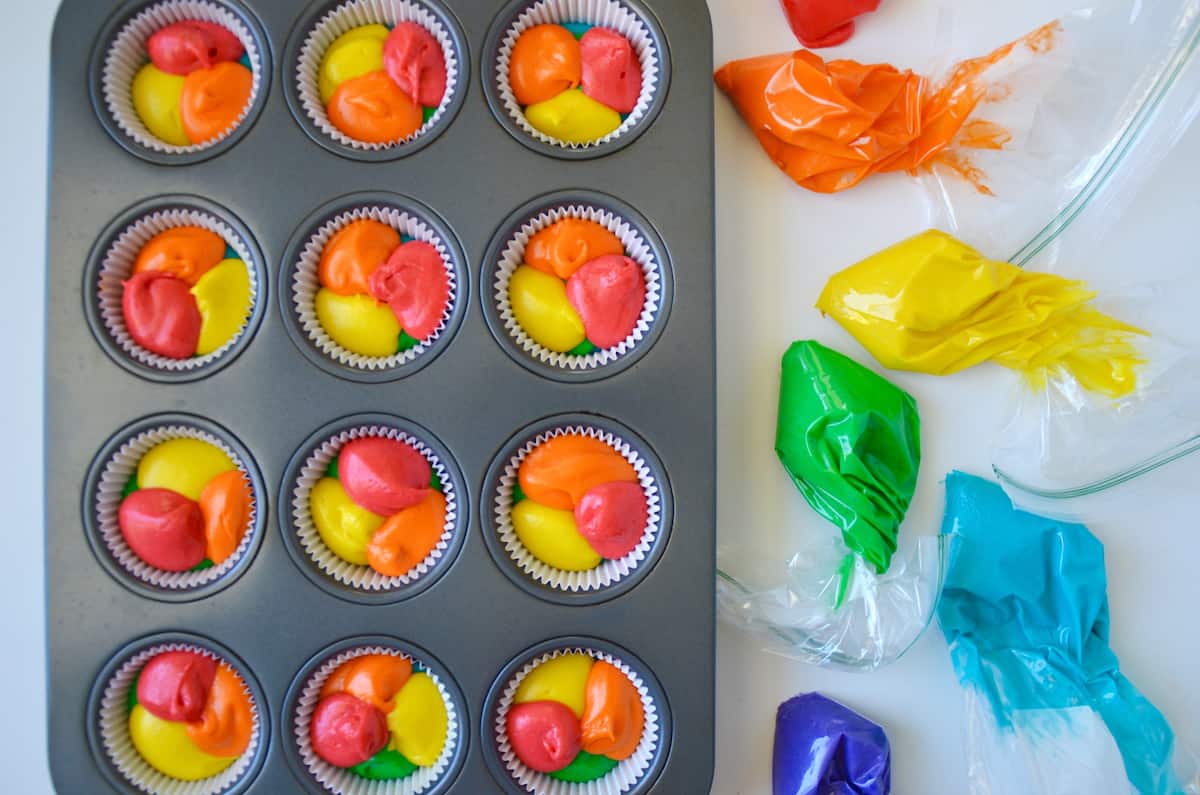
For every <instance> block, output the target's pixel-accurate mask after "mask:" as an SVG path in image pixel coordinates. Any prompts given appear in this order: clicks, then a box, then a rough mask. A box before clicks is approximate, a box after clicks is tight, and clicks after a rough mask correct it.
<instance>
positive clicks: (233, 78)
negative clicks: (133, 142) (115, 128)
mask: <svg viewBox="0 0 1200 795" xmlns="http://www.w3.org/2000/svg"><path fill="white" fill-rule="evenodd" d="M146 49H147V51H148V52H149V56H150V62H149V63H147V64H146V65H145V66H143V67H142V68H141V69H140V70H139V71H138V73H137V74H136V75H135V76H134V79H133V86H132V94H133V106H134V110H135V111H136V112H137V114H138V117H139V118H140V119H141V120H142V123H143V124H145V125H146V129H147V130H149V131H150V134H151V135H153V136H155V137H156V138H158V139H160V140H162V141H164V142H166V143H168V144H171V145H173V146H192V145H195V144H206V143H212V142H213V141H216V140H218V139H219V138H220V137H221V136H223V135H225V134H226V133H228V132H229V131H230V130H232V129H233V128H234V126H235V125H236V124H237V122H238V120H239V119H240V118H241V116H242V114H243V112H244V111H245V110H246V106H247V105H249V104H250V95H251V93H252V89H253V83H254V74H253V73H252V72H251V71H250V69H249V67H248V66H247V65H246V64H245V63H244V60H245V48H244V47H243V46H242V43H241V42H240V41H238V38H237V37H236V36H234V35H233V33H232V32H230V31H229V30H227V29H225V28H223V27H221V26H220V25H217V24H214V23H212V22H205V21H202V20H184V21H182V22H175V23H173V24H171V25H167V26H166V27H165V28H162V29H161V30H159V31H157V32H156V33H154V34H153V35H151V36H150V38H149V39H148V40H147V42H146Z"/></svg>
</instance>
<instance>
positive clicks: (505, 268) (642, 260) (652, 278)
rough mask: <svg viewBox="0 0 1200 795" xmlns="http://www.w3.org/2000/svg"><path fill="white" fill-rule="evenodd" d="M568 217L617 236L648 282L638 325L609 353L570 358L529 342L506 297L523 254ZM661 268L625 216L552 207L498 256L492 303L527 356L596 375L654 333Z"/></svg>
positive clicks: (582, 208) (596, 209)
mask: <svg viewBox="0 0 1200 795" xmlns="http://www.w3.org/2000/svg"><path fill="white" fill-rule="evenodd" d="M564 218H577V219H583V220H587V221H594V222H595V223H598V224H600V225H601V226H603V227H604V228H605V229H607V230H608V231H609V232H612V233H613V234H614V235H616V236H617V239H619V240H620V241H621V245H622V246H624V248H625V254H626V256H628V257H629V258H630V259H631V260H633V261H634V262H636V263H637V264H638V267H640V268H641V269H642V277H643V279H645V282H646V300H645V303H644V304H643V306H642V313H641V314H640V315H639V316H638V319H637V323H636V324H635V325H634V327H633V331H631V332H630V333H629V336H627V337H626V338H625V339H624V340H622V341H621V342H619V343H618V344H617V345H614V346H613V347H611V348H603V349H601V350H596V351H593V352H591V353H589V354H587V355H586V356H572V355H571V354H567V353H558V352H556V351H552V350H550V349H549V348H547V347H545V346H544V345H541V344H540V343H538V342H537V341H536V340H534V339H533V338H532V337H530V336H529V334H528V333H526V331H525V329H523V328H522V327H521V324H520V323H518V322H517V319H516V316H515V315H514V314H513V309H512V302H511V301H510V300H509V295H508V286H509V282H510V281H511V280H512V275H513V272H514V271H516V269H517V268H519V267H520V266H521V265H523V264H525V261H524V260H525V249H526V248H527V247H528V245H529V241H530V240H531V239H532V238H533V237H534V235H536V234H537V233H538V232H541V231H542V230H543V229H545V228H546V227H548V226H550V225H551V224H554V223H557V222H558V221H561V220H563V219H564ZM661 268H662V263H660V262H658V258H657V257H656V256H655V254H654V249H653V248H651V246H650V243H649V242H648V241H647V240H646V239H645V238H644V237H643V236H642V233H641V232H640V231H638V228H637V227H636V226H634V225H633V224H631V223H630V222H629V221H627V220H626V219H624V218H622V217H621V216H619V215H616V214H614V213H612V212H610V211H608V210H605V209H602V208H600V207H595V206H591V205H586V204H572V205H569V206H565V207H554V208H552V209H549V210H545V211H543V212H541V213H539V214H538V215H537V216H536V217H534V218H532V219H530V220H529V221H526V222H525V223H524V224H522V225H521V228H520V230H519V231H518V232H517V233H516V234H515V235H513V236H512V238H511V239H510V240H509V241H508V242H507V244H505V246H504V248H503V249H502V251H501V253H500V260H499V262H497V263H496V270H495V275H494V278H493V281H492V287H493V298H494V300H495V302H496V308H497V309H498V310H499V314H500V321H501V323H503V324H504V330H505V331H506V332H507V333H508V336H509V337H510V338H511V339H512V340H513V342H515V343H516V345H517V346H518V347H520V349H521V350H523V351H524V352H525V353H527V354H529V355H530V356H532V357H534V358H535V359H537V360H538V361H539V362H542V363H544V364H548V365H551V366H553V367H560V368H562V369H564V370H594V369H595V368H597V367H603V366H604V365H606V364H611V363H612V362H615V361H617V360H618V359H620V358H621V357H622V356H624V355H626V354H628V353H629V352H631V351H632V350H633V349H634V348H635V347H636V346H637V345H638V344H640V343H641V342H642V340H644V339H645V338H646V337H647V336H648V335H649V334H650V328H651V326H653V325H654V321H655V318H656V317H657V316H658V313H659V310H660V307H661V301H662V275H661Z"/></svg>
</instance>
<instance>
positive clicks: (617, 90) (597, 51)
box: [579, 28, 642, 113]
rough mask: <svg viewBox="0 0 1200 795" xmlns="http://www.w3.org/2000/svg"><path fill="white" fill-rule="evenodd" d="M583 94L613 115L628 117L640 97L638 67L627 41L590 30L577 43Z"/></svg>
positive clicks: (612, 32)
mask: <svg viewBox="0 0 1200 795" xmlns="http://www.w3.org/2000/svg"><path fill="white" fill-rule="evenodd" d="M579 48H580V56H581V58H582V60H583V81H582V82H581V83H580V85H581V86H582V87H583V93H585V94H587V95H588V96H589V97H591V98H592V99H594V100H596V101H597V102H601V103H603V104H605V105H607V106H608V107H610V108H612V109H613V110H615V111H616V112H617V113H632V112H633V109H634V107H635V106H636V105H637V101H638V97H639V96H640V95H641V93H642V64H641V62H640V61H638V57H637V53H635V52H634V51H633V45H631V44H630V43H629V39H627V38H625V37H624V36H622V35H621V34H620V33H617V32H616V31H615V30H609V29H608V28H592V29H591V30H589V31H588V32H587V33H584V34H583V38H582V39H580V40H579Z"/></svg>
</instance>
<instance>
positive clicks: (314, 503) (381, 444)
mask: <svg viewBox="0 0 1200 795" xmlns="http://www.w3.org/2000/svg"><path fill="white" fill-rule="evenodd" d="M442 488H443V487H442V484H441V482H440V481H439V480H438V478H437V475H436V473H435V472H434V471H433V469H432V467H430V465H429V461H427V460H426V459H425V457H424V456H423V455H421V453H419V452H417V450H416V448H414V447H412V446H411V445H409V444H406V443H405V442H402V441H400V440H398V439H389V438H386V437H383V436H367V437H363V438H360V439H354V440H353V441H350V442H347V443H346V444H345V445H343V446H342V448H341V450H340V451H339V452H338V455H337V457H336V458H334V459H333V461H332V462H331V463H330V465H329V469H328V471H327V472H326V476H325V477H323V478H321V479H320V480H319V481H317V483H316V484H315V485H314V486H313V488H312V492H311V493H310V495H309V509H310V511H311V512H312V518H313V524H314V525H315V526H316V528H317V532H318V533H319V534H320V536H321V540H322V541H324V542H325V546H327V547H329V549H330V551H332V552H333V553H334V554H335V555H337V556H338V557H339V558H341V559H342V560H345V561H347V562H349V563H353V564H356V565H359V566H370V567H371V568H372V569H374V570H375V571H377V572H379V573H380V574H383V575H385V576H388V577H400V576H403V575H405V574H408V573H409V572H411V571H412V570H413V569H415V568H416V567H417V565H418V564H420V563H421V562H422V561H423V560H425V559H426V558H427V557H429V554H430V553H431V552H433V550H434V548H435V547H436V546H437V544H438V541H439V540H440V539H441V537H442V534H443V533H444V532H445V527H446V497H445V495H444V494H443V493H442Z"/></svg>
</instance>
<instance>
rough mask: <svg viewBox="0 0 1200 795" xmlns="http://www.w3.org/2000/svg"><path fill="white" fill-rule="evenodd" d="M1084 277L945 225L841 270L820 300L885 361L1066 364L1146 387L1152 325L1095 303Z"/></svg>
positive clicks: (1104, 379)
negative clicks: (987, 245) (1037, 264)
mask: <svg viewBox="0 0 1200 795" xmlns="http://www.w3.org/2000/svg"><path fill="white" fill-rule="evenodd" d="M1095 297H1096V294H1095V293H1094V292H1092V291H1091V290H1090V289H1088V287H1087V285H1086V284H1084V283H1083V282H1080V281H1073V280H1070V279H1064V278H1063V277H1061V276H1055V275H1053V274H1049V273H1034V272H1032V271H1027V270H1023V269H1021V268H1019V267H1017V266H1016V265H1013V264H1011V263H1008V262H1001V261H999V260H990V259H987V258H985V257H984V256H983V255H982V254H980V253H979V252H978V251H976V250H975V249H973V248H971V247H970V246H968V245H966V244H965V243H963V242H961V241H959V240H956V239H955V238H953V237H951V236H950V235H948V234H946V233H944V232H939V231H936V230H929V231H926V232H922V233H921V234H919V235H916V236H915V237H911V238H909V239H908V240H905V241H903V242H900V243H897V244H896V245H894V246H892V247H890V248H887V249H884V250H883V251H880V252H879V253H878V254H875V255H873V256H871V257H868V258H867V259H865V260H863V261H862V262H859V263H858V264H856V265H852V266H850V267H849V268H846V269H845V270H843V271H841V272H840V273H838V274H835V275H834V276H833V277H832V278H831V279H830V280H829V282H828V283H827V284H826V285H825V289H824V290H823V291H822V292H821V297H820V299H819V300H818V301H817V308H818V309H820V310H821V312H823V313H824V314H826V315H830V316H832V317H833V318H834V319H835V320H836V321H837V322H838V323H840V324H841V325H842V327H843V328H844V329H846V331H848V332H850V334H851V335H852V336H853V337H854V338H855V339H857V340H858V341H859V343H861V344H862V346H863V347H864V348H866V349H867V350H868V351H870V352H871V354H872V355H873V356H874V357H875V358H876V359H878V360H879V362H880V363H881V364H883V365H884V366H885V367H889V368H891V369H893V370H912V371H915V372H920V373H929V374H932V375H948V374H950V373H956V372H958V371H959V370H965V369H966V368H968V367H972V366H974V365H976V364H979V363H980V362H984V361H993V362H996V363H997V364H1000V365H1003V366H1005V367H1008V368H1010V369H1013V370H1017V371H1019V372H1021V373H1023V374H1024V375H1025V376H1026V377H1027V378H1028V379H1029V380H1030V381H1031V383H1032V384H1033V385H1035V386H1040V385H1042V384H1043V383H1044V382H1045V379H1046V377H1047V375H1048V374H1049V373H1052V372H1055V371H1065V372H1067V373H1069V374H1070V375H1071V376H1073V377H1074V378H1075V379H1076V380H1077V381H1078V382H1079V383H1080V385H1082V386H1083V387H1084V388H1085V389H1088V390H1090V391H1093V392H1098V393H1101V394H1104V395H1107V396H1109V397H1113V398H1118V397H1122V396H1124V395H1128V394H1129V393H1131V392H1133V391H1134V389H1135V388H1136V387H1137V370H1138V368H1139V367H1140V366H1141V365H1142V364H1144V359H1143V357H1142V355H1141V353H1140V352H1139V351H1138V348H1137V346H1136V345H1135V343H1134V337H1137V336H1146V335H1147V332H1145V331H1142V330H1141V329H1139V328H1136V327H1134V326H1130V325H1128V324H1126V323H1122V322H1121V321H1119V320H1117V319H1115V318H1112V317H1109V316H1108V315H1105V314H1103V313H1102V312H1100V311H1098V310H1096V309H1095V308H1093V307H1092V306H1091V305H1090V304H1091V301H1092V300H1093V299H1094V298H1095Z"/></svg>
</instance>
